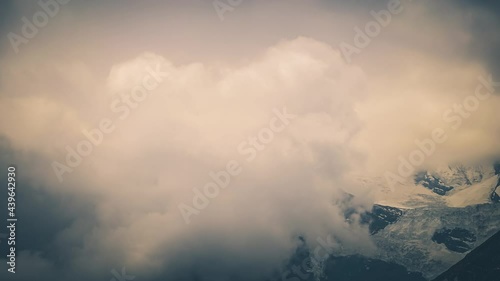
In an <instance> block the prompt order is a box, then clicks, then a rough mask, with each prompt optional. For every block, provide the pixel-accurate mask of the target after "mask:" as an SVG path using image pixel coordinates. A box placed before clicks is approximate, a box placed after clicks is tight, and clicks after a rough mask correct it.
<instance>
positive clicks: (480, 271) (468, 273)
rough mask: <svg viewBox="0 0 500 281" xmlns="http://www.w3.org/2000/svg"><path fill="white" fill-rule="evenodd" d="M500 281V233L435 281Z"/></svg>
mask: <svg viewBox="0 0 500 281" xmlns="http://www.w3.org/2000/svg"><path fill="white" fill-rule="evenodd" d="M455 280H456V281H469V280H471V281H472V280H473V281H493V280H500V232H497V233H496V234H495V235H493V236H492V237H491V238H490V239H488V240H487V241H486V242H484V243H483V244H481V245H480V246H479V247H477V248H476V249H474V250H473V251H472V252H470V253H469V254H467V256H465V258H464V259H462V260H461V261H459V262H458V263H457V264H455V265H454V266H452V267H451V268H450V269H448V270H447V271H445V272H444V273H443V274H441V275H439V276H438V277H437V278H436V279H434V280H433V281H455Z"/></svg>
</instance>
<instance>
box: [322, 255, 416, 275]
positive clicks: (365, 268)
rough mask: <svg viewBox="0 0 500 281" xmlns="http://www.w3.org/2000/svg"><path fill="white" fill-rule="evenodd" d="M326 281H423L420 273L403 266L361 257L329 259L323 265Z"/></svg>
mask: <svg viewBox="0 0 500 281" xmlns="http://www.w3.org/2000/svg"><path fill="white" fill-rule="evenodd" d="M324 280H328V281H330V280H331V281H353V280H356V281H381V280H383V281H401V280H405V281H425V280H426V279H425V278H423V277H422V275H421V274H420V273H414V272H408V271H407V270H406V268H405V267H404V266H401V265H398V264H395V263H388V262H384V261H381V260H374V259H369V258H366V257H362V256H345V257H331V258H329V259H328V260H327V261H326V263H325V279H324Z"/></svg>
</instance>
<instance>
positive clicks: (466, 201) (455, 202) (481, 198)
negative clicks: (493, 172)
mask: <svg viewBox="0 0 500 281" xmlns="http://www.w3.org/2000/svg"><path fill="white" fill-rule="evenodd" d="M497 183H498V176H492V177H490V178H489V179H486V180H484V181H482V182H480V183H477V184H474V185H472V186H468V187H466V188H462V189H461V190H456V191H454V192H452V193H451V194H450V195H449V196H446V204H447V205H448V206H449V207H453V208H462V207H466V206H470V205H478V204H486V203H490V202H491V201H490V196H491V194H492V193H493V192H495V188H496V186H497Z"/></svg>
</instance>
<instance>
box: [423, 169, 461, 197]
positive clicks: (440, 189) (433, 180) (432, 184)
mask: <svg viewBox="0 0 500 281" xmlns="http://www.w3.org/2000/svg"><path fill="white" fill-rule="evenodd" d="M415 184H420V185H422V186H424V187H426V188H428V189H430V190H431V191H432V192H434V193H436V194H439V195H445V194H446V193H447V192H448V191H450V190H452V189H453V187H452V186H448V185H446V184H444V183H443V181H441V179H439V178H438V177H435V176H433V175H431V174H429V173H428V172H420V173H417V174H416V175H415Z"/></svg>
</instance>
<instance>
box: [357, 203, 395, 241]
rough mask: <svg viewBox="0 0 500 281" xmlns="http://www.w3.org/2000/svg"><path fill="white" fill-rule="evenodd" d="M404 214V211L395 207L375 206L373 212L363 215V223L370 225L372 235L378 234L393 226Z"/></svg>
mask: <svg viewBox="0 0 500 281" xmlns="http://www.w3.org/2000/svg"><path fill="white" fill-rule="evenodd" d="M403 214H404V211H403V210H401V209H398V208H395V207H389V206H382V205H373V209H372V211H371V212H369V213H366V214H363V215H362V216H361V217H362V222H364V223H369V229H370V234H372V235H373V234H376V233H377V232H379V231H380V230H382V229H384V228H385V227H386V226H388V225H389V224H393V223H395V222H397V221H398V219H399V218H400V217H401V216H402V215H403Z"/></svg>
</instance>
